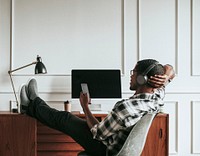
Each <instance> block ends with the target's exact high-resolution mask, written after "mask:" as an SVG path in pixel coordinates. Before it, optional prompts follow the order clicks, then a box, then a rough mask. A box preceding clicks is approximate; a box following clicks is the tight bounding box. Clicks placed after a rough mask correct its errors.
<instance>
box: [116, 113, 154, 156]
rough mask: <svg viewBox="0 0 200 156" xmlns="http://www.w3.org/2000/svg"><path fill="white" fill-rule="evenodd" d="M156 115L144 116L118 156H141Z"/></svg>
mask: <svg viewBox="0 0 200 156" xmlns="http://www.w3.org/2000/svg"><path fill="white" fill-rule="evenodd" d="M155 115H156V114H146V115H144V116H143V117H142V118H141V119H140V120H139V121H138V122H137V123H136V125H135V126H134V127H133V129H132V130H131V132H130V134H129V136H128V137H127V139H126V141H125V143H124V145H123V147H122V149H121V150H120V151H119V153H118V154H117V156H140V155H141V153H142V150H143V148H144V145H145V141H146V137H147V134H148V131H149V128H150V126H151V123H152V121H153V119H154V117H155Z"/></svg>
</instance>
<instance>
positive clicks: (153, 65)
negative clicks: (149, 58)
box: [142, 62, 159, 75]
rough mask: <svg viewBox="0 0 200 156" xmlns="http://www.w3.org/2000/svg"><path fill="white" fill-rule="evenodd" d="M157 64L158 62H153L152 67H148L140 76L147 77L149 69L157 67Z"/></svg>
mask: <svg viewBox="0 0 200 156" xmlns="http://www.w3.org/2000/svg"><path fill="white" fill-rule="evenodd" d="M158 64H159V63H158V62H155V63H153V64H152V65H150V66H149V67H148V68H147V69H146V70H145V71H144V72H143V74H142V75H147V74H148V73H149V72H150V71H151V69H153V68H154V67H155V66H156V65H158Z"/></svg>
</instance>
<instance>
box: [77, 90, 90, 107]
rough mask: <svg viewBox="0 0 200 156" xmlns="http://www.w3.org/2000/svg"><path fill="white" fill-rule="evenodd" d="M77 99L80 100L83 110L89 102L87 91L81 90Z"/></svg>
mask: <svg viewBox="0 0 200 156" xmlns="http://www.w3.org/2000/svg"><path fill="white" fill-rule="evenodd" d="M79 100H80V103H81V106H82V108H83V110H84V109H85V108H86V107H88V104H90V97H89V95H88V94H87V93H85V94H84V93H83V92H81V93H80V98H79Z"/></svg>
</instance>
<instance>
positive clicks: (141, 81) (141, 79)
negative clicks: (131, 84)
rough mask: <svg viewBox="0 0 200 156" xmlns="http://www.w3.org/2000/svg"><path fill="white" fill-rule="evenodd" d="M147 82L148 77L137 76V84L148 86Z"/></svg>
mask: <svg viewBox="0 0 200 156" xmlns="http://www.w3.org/2000/svg"><path fill="white" fill-rule="evenodd" d="M147 80H148V77H147V76H146V75H138V76H137V79H136V81H137V83H138V84H139V85H144V84H146V83H147Z"/></svg>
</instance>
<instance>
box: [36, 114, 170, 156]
mask: <svg viewBox="0 0 200 156" xmlns="http://www.w3.org/2000/svg"><path fill="white" fill-rule="evenodd" d="M76 115H77V116H79V117H81V118H84V114H78V113H76ZM106 116H107V114H95V117H96V118H97V119H98V120H99V121H101V120H102V119H103V118H105V117H106ZM168 118H169V116H168V115H167V114H158V115H157V116H156V117H155V119H154V121H153V123H152V125H151V127H150V130H149V133H148V137H147V140H146V144H145V147H144V150H143V153H142V156H168V122H169V119H168ZM37 134H38V135H37V136H38V144H37V145H38V146H37V148H38V156H57V155H59V156H66V155H67V156H77V153H79V152H80V151H82V150H83V148H82V147H81V146H80V145H78V144H77V143H76V142H75V141H74V140H73V139H72V138H70V137H69V136H67V135H66V134H63V133H61V132H58V131H55V130H53V129H51V128H48V127H46V126H44V125H42V124H41V123H38V133H37Z"/></svg>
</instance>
